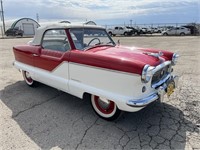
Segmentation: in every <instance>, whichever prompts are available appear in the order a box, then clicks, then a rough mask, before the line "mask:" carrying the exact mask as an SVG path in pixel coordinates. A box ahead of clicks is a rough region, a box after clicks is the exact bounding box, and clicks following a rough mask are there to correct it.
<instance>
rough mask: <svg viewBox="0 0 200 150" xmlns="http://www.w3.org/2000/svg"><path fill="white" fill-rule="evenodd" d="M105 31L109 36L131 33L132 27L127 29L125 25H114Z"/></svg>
mask: <svg viewBox="0 0 200 150" xmlns="http://www.w3.org/2000/svg"><path fill="white" fill-rule="evenodd" d="M107 32H108V33H109V34H110V35H111V36H115V35H124V36H127V35H132V29H128V28H127V27H115V28H114V29H107Z"/></svg>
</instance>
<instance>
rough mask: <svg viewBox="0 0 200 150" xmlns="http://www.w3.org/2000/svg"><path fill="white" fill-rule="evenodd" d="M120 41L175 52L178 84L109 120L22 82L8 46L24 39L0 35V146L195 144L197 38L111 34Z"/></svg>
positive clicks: (199, 99) (199, 135)
mask: <svg viewBox="0 0 200 150" xmlns="http://www.w3.org/2000/svg"><path fill="white" fill-rule="evenodd" d="M118 39H120V41H121V44H123V45H135V46H139V47H152V48H158V49H165V50H170V51H173V52H178V53H179V54H180V55H181V57H180V59H179V63H178V64H177V66H175V68H174V71H175V72H177V73H178V74H179V75H180V80H179V88H178V89H176V92H175V93H174V94H173V95H172V96H171V97H170V98H169V99H168V98H167V97H165V100H164V102H163V103H155V104H152V105H150V106H149V107H147V108H145V109H143V110H141V111H139V112H137V113H124V114H123V115H122V117H121V118H120V119H119V120H117V121H114V122H107V121H104V120H102V119H100V118H98V117H97V116H96V115H95V113H94V112H93V110H92V108H91V106H90V103H89V102H88V101H82V100H80V99H78V98H76V97H74V96H71V95H69V94H66V93H63V92H60V91H58V90H56V89H53V88H51V87H48V86H45V85H40V86H39V87H37V88H30V87H28V86H27V85H26V84H25V83H24V81H23V78H22V75H21V73H20V72H18V71H17V70H16V69H15V68H14V67H13V66H12V62H13V60H14V56H13V53H12V47H13V46H14V45H17V44H23V43H27V42H28V41H29V40H31V39H30V38H24V39H23V38H16V39H0V149H2V150H7V149H26V150H27V149H29V150H32V149H127V150H129V149H186V150H190V149H191V150H192V149H194V150H197V149H200V132H199V130H200V82H199V79H200V37H190V36H188V37H115V41H117V40H118Z"/></svg>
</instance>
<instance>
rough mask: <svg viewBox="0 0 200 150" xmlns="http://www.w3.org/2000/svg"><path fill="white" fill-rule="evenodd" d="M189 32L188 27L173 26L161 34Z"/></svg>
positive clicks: (186, 33)
mask: <svg viewBox="0 0 200 150" xmlns="http://www.w3.org/2000/svg"><path fill="white" fill-rule="evenodd" d="M188 34H191V32H190V29H188V28H185V27H175V28H171V29H167V30H166V31H163V32H162V35H165V36H166V35H188Z"/></svg>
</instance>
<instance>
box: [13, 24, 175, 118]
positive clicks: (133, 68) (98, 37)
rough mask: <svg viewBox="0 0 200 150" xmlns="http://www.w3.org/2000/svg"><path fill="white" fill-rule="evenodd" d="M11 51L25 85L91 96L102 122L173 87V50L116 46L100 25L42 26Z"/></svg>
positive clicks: (131, 110)
mask: <svg viewBox="0 0 200 150" xmlns="http://www.w3.org/2000/svg"><path fill="white" fill-rule="evenodd" d="M13 51H14V55H15V61H14V63H13V65H14V66H15V67H16V68H17V69H19V70H20V71H22V74H23V77H24V80H25V82H26V83H27V84H28V85H29V86H34V85H35V84H36V83H37V82H41V83H44V84H46V85H49V86H51V87H54V88H57V89H59V90H62V91H64V92H67V93H69V94H72V95H75V96H77V97H79V98H83V99H84V98H87V99H88V98H89V99H90V101H91V105H92V107H93V109H94V111H95V112H96V114H97V115H99V116H100V117H101V118H104V119H106V120H114V119H116V118H118V117H119V116H120V113H121V111H128V112H135V111H139V110H141V109H142V108H144V107H146V106H147V105H148V104H150V103H152V102H153V101H156V100H162V99H163V96H164V94H166V93H167V95H168V96H170V95H171V94H172V93H173V91H174V88H176V87H177V81H178V77H177V76H175V75H172V72H173V69H172V67H173V66H174V65H175V64H176V62H177V58H178V55H177V54H176V53H172V52H168V51H161V50H155V49H149V48H148V49H144V48H136V47H126V46H120V45H116V44H115V43H114V41H113V40H112V39H111V37H110V36H109V35H108V33H107V32H106V30H105V29H104V28H102V27H100V26H94V25H73V24H57V25H51V26H46V27H40V28H38V30H37V32H36V35H35V37H34V39H33V40H32V41H31V42H29V43H28V44H27V45H21V46H15V47H14V48H13Z"/></svg>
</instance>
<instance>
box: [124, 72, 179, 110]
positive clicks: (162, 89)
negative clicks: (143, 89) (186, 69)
mask: <svg viewBox="0 0 200 150" xmlns="http://www.w3.org/2000/svg"><path fill="white" fill-rule="evenodd" d="M170 80H171V81H173V82H174V84H175V88H176V87H177V86H178V76H171V79H170ZM166 89H167V83H164V84H162V85H161V86H159V87H158V88H157V92H155V93H154V94H152V95H150V96H148V97H145V98H142V99H138V100H128V101H127V102H126V104H127V105H129V106H131V107H145V106H147V105H148V104H150V103H152V102H153V101H155V100H158V99H159V100H160V101H163V99H164V95H165V94H166Z"/></svg>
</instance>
